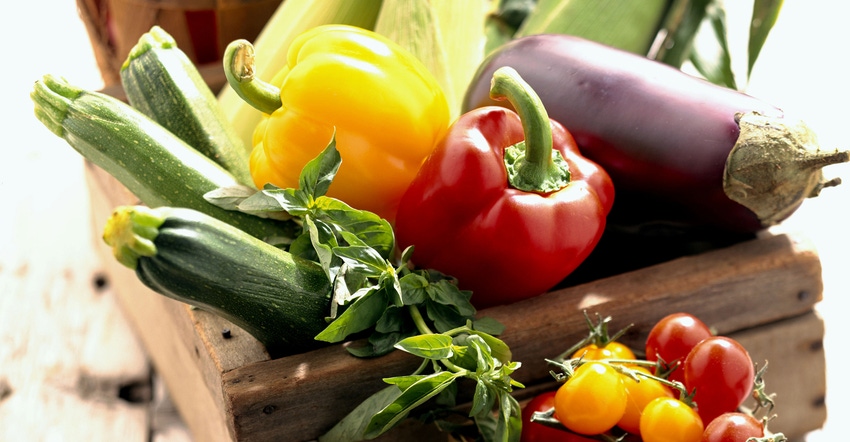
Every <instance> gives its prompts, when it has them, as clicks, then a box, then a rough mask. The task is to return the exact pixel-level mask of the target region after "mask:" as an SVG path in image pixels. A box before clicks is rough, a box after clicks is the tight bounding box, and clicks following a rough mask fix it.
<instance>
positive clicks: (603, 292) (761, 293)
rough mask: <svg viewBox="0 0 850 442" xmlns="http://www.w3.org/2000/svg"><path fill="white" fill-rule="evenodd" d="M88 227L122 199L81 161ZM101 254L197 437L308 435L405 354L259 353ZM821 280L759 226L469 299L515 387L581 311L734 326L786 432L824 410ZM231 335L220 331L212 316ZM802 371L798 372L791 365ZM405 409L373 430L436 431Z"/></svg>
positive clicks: (783, 239) (794, 248) (806, 252)
mask: <svg viewBox="0 0 850 442" xmlns="http://www.w3.org/2000/svg"><path fill="white" fill-rule="evenodd" d="M87 177H88V179H89V185H90V188H91V203H92V211H93V215H94V220H95V222H94V228H95V230H96V237H100V234H101V232H102V229H103V223H104V222H105V220H106V219H107V217H108V215H109V214H110V212H111V211H112V209H113V208H114V207H115V206H117V205H121V204H132V203H134V202H135V198H134V197H133V196H132V195H131V194H130V193H129V192H128V191H127V190H126V189H124V188H123V187H122V186H121V185H120V184H119V183H118V182H117V181H115V180H114V179H113V178H112V177H110V176H108V175H107V174H106V173H104V172H103V171H102V170H100V169H98V168H97V167H95V166H92V165H88V166H87ZM98 249H99V250H101V251H102V252H103V256H104V264H105V266H106V269H107V273H108V275H109V277H110V281H111V283H112V284H113V285H114V290H115V291H116V293H117V296H118V298H119V301H120V304H121V305H122V306H123V308H124V309H125V310H126V312H127V314H128V317H129V318H130V320H131V322H132V324H133V326H134V327H136V330H137V332H138V333H139V336H140V338H141V341H142V342H143V344H144V346H145V348H146V349H147V351H148V352H149V354H150V357H151V359H152V361H153V364H154V366H155V367H156V369H157V370H158V372H159V373H160V374H161V376H162V377H163V378H164V380H165V382H166V384H167V386H168V388H169V389H170V393H171V394H172V396H173V399H174V401H175V403H176V405H177V407H178V408H179V410H180V412H181V414H182V416H183V418H184V419H185V420H186V422H187V424H188V426H189V427H190V429H191V430H192V432H193V434H194V435H195V437H196V438H197V440H199V441H201V440H202V441H234V440H238V441H267V440H268V441H273V440H292V441H299V440H311V439H314V438H316V437H317V436H319V435H320V434H322V433H323V432H324V431H326V430H327V429H328V428H330V427H331V426H332V425H333V424H334V423H335V422H336V421H337V420H339V419H340V418H342V417H343V416H344V415H345V414H346V413H347V412H348V411H349V410H350V409H352V408H353V407H354V406H355V405H357V404H358V403H359V402H360V401H362V400H363V399H364V398H366V397H367V396H369V395H370V394H371V393H373V392H375V391H377V390H378V389H379V388H381V387H383V386H384V385H385V384H383V382H382V381H381V378H382V377H386V376H394V375H403V374H408V373H410V372H412V371H413V370H414V369H415V368H416V366H417V365H418V363H419V361H418V360H416V359H415V358H413V357H411V356H408V355H406V354H404V353H402V352H395V353H392V354H390V355H387V356H385V357H382V358H376V359H368V360H361V359H356V358H354V357H351V356H349V355H348V354H347V352H346V351H345V349H344V348H343V346H342V345H338V346H331V347H327V348H324V349H320V350H316V351H312V352H309V353H305V354H301V355H296V356H290V357H286V358H280V359H270V358H269V356H268V354H267V353H266V352H265V350H264V349H263V347H262V346H261V345H260V344H259V343H258V342H257V341H256V340H254V339H253V338H252V337H250V336H248V335H247V334H246V333H244V332H242V331H241V330H239V329H238V328H237V327H235V326H234V325H232V324H230V323H228V322H227V321H225V320H222V319H220V318H217V317H215V316H213V315H211V314H208V313H206V312H203V311H200V310H197V309H192V308H190V307H188V306H186V305H184V304H181V303H178V302H175V301H173V300H171V299H168V298H165V297H163V296H160V295H158V294H156V293H154V292H152V291H150V290H149V289H147V288H146V287H144V286H143V285H142V284H141V283H139V281H138V280H137V279H136V277H135V274H134V273H133V272H132V271H130V270H128V269H126V268H124V267H122V266H120V265H119V264H117V263H116V261H115V260H114V259H113V258H112V257H111V255H110V251H109V249H108V248H107V247H106V246H105V245H98ZM822 291H823V286H822V281H821V266H820V260H819V258H818V255H817V253H816V251H815V250H814V249H813V246H812V245H811V244H810V243H809V242H808V241H807V240H805V239H804V238H800V237H797V236H789V235H765V236H763V237H759V238H757V239H755V240H751V241H746V242H743V243H740V244H736V245H733V246H731V247H727V248H723V249H719V250H714V251H710V252H706V253H702V254H700V255H696V256H689V257H683V258H678V259H674V260H672V261H669V262H665V263H662V264H658V265H654V266H651V267H646V268H643V269H640V270H636V271H632V272H628V273H624V274H621V275H617V276H613V277H608V278H604V279H600V280H596V281H593V282H589V283H585V284H581V285H578V286H573V287H568V288H564V289H560V290H557V291H554V292H552V293H549V294H546V295H544V296H541V297H538V298H535V299H531V300H528V301H523V302H520V303H517V304H514V305H510V306H503V307H495V308H490V309H487V310H485V311H482V312H481V314H482V315H486V316H490V317H493V318H495V319H497V320H499V321H501V322H502V323H503V324H504V325H505V326H506V331H505V333H504V335H503V336H502V337H503V339H504V340H505V341H506V342H507V343H508V344H509V345H510V347H511V348H512V350H513V352H514V360H517V361H521V362H522V364H523V365H522V368H521V369H520V370H518V371H517V372H516V373H515V378H516V379H517V380H518V381H520V382H522V383H524V384H526V385H527V386H528V388H526V389H524V390H518V391H517V398H518V399H520V400H523V399H527V398H528V397H530V396H531V395H532V394H534V393H535V392H537V391H540V390H541V389H544V388H551V387H553V386H554V384H553V383H552V380H551V376H550V375H549V367H548V366H547V364H546V362H545V361H544V358H547V357H552V356H555V355H556V354H558V353H560V352H561V351H562V350H564V349H565V348H566V347H567V346H569V345H571V344H572V343H574V342H576V341H577V340H578V339H580V338H582V337H583V336H585V334H586V325H585V323H584V319H583V316H582V313H581V311H582V310H583V309H587V311H588V312H590V313H591V314H594V312H598V313H600V314H602V315H606V316H612V317H613V323H612V324H611V328H612V329H619V328H620V327H622V326H625V325H627V324H629V323H633V324H634V326H633V327H632V328H631V329H630V330H631V331H630V332H629V333H628V334H627V335H626V336H625V337H624V342H626V343H627V344H630V345H632V346H634V347H636V348H641V346H642V341H643V340H644V339H645V337H646V334H647V332H648V330H649V328H650V327H651V326H652V324H653V323H654V322H655V321H657V320H658V319H660V318H661V317H663V316H665V315H666V314H668V313H672V312H676V311H687V312H691V313H693V314H696V315H697V316H699V317H700V318H701V319H703V320H704V321H705V322H706V323H707V324H709V325H710V326H712V327H714V328H715V329H716V331H717V333H719V334H723V335H728V336H732V337H734V338H736V339H738V340H739V341H740V342H741V343H742V344H743V345H744V346H745V347H746V348H747V349H748V350H749V351H750V353H751V356H752V357H753V359H754V361H756V362H759V363H760V365H761V364H763V363H764V361H766V360H767V361H769V362H770V365H769V370H768V374H767V384H768V387H769V390H771V391H773V392H775V393H776V394H777V402H778V404H777V408H776V410H775V411H776V413H777V414H778V417H777V418H776V419H775V420H774V421H773V422H772V423H771V428H772V429H774V430H775V431H782V432H784V433H785V434H786V435H787V436H789V437H790V438H792V439H793V438H795V437H799V436H801V435H804V434H805V433H806V432H808V431H811V430H814V429H817V428H820V427H821V426H822V424H823V422H824V421H825V418H826V409H825V405H824V397H825V391H826V385H825V384H826V381H825V360H824V354H823V346H822V339H823V334H824V325H823V321H822V320H821V319H820V317H819V316H818V315H817V314H816V313H815V312H814V310H813V306H814V305H815V304H816V303H817V302H818V301H819V300H821V296H822ZM225 328H227V329H230V330H231V331H232V337H231V338H230V339H225V338H224V337H223V336H222V333H221V332H222V330H223V329H225ZM802 373H805V376H801V374H802ZM428 431H433V429H432V428H431V426H428V427H425V428H423V427H422V426H421V425H419V424H418V423H416V422H406V423H405V424H404V425H402V426H401V427H400V428H397V429H394V430H393V431H392V432H390V433H388V434H387V435H385V437H384V438H383V440H400V439H405V438H406V439H412V440H441V439H443V440H445V436H444V435H441V434H436V433H427V432H428Z"/></svg>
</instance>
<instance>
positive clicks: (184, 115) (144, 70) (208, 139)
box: [120, 26, 254, 187]
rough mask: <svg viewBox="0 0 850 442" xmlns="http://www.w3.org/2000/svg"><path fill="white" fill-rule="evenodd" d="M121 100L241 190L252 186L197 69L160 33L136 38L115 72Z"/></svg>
mask: <svg viewBox="0 0 850 442" xmlns="http://www.w3.org/2000/svg"><path fill="white" fill-rule="evenodd" d="M120 76H121V85H122V86H123V88H124V92H125V94H126V95H127V101H129V103H130V105H132V106H133V107H134V108H136V109H138V110H139V111H141V112H142V113H143V114H145V115H147V116H148V117H151V118H152V119H153V120H154V121H156V122H157V123H159V124H161V125H162V126H163V127H165V128H166V129H168V130H170V131H171V132H173V133H174V134H175V135H177V136H178V137H180V138H181V139H182V140H183V141H185V142H186V143H187V144H189V145H190V146H192V147H194V148H195V149H197V150H198V151H200V152H201V153H203V154H204V155H206V156H207V157H209V158H210V159H212V160H213V161H215V162H216V163H218V164H219V165H220V166H222V167H223V168H224V169H225V170H227V171H228V172H230V173H231V174H233V176H234V177H236V179H237V180H238V181H239V182H241V183H242V184H244V185H246V186H252V187H253V186H254V184H253V183H254V182H253V180H252V179H251V173H250V171H249V167H248V150H247V148H246V147H245V145H244V143H243V142H242V139H241V138H239V136H238V135H237V134H236V131H235V129H234V128H233V126H232V125H231V124H230V122H229V121H228V120H227V118H226V117H225V116H224V112H222V110H221V108H220V107H219V104H218V100H217V99H216V97H215V95H214V94H213V92H212V90H211V89H210V87H209V86H208V85H207V83H206V82H205V81H204V79H203V77H202V76H201V73H200V72H198V68H197V67H196V66H195V64H194V63H192V61H191V60H190V59H189V57H188V56H187V55H186V54H185V53H184V52H183V51H182V50H181V49H180V48H178V47H177V42H176V41H175V40H174V38H173V37H172V36H171V35H170V34H168V33H167V32H166V31H165V30H163V29H162V28H160V27H159V26H154V27H152V28H151V30H150V31H149V32H147V33H145V34H143V35H142V36H141V38H139V41H138V43H137V44H136V45H135V46H134V47H133V48H132V49H131V50H130V53H129V55H128V56H127V59H126V60H125V61H124V64H123V65H122V66H121V70H120Z"/></svg>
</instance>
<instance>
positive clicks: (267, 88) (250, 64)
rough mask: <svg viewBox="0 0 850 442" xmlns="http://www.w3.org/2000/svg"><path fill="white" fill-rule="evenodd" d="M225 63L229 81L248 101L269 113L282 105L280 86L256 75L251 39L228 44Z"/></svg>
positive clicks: (240, 95)
mask: <svg viewBox="0 0 850 442" xmlns="http://www.w3.org/2000/svg"><path fill="white" fill-rule="evenodd" d="M223 63H224V75H225V77H227V83H228V84H229V85H230V87H231V88H233V90H234V91H235V92H236V94H237V95H239V97H241V98H242V99H243V100H245V102H246V103H248V104H250V105H251V106H253V107H254V108H255V109H257V110H259V111H260V112H264V113H267V114H271V113H272V112H274V111H276V110H277V109H278V108H280V107H281V106H282V104H281V101H280V88H279V87H277V86H275V85H273V84H271V83H267V82H265V81H262V80H260V79H257V78H255V77H254V46H253V45H252V44H251V43H250V42H249V41H247V40H241V39H240V40H235V41H233V42H231V43H230V44H229V45H227V48H226V49H225V51H224V59H223Z"/></svg>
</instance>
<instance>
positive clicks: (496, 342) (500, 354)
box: [470, 330, 513, 364]
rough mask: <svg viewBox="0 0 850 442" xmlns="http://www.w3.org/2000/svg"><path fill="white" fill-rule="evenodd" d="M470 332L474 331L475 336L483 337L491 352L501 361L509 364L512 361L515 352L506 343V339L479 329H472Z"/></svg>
mask: <svg viewBox="0 0 850 442" xmlns="http://www.w3.org/2000/svg"><path fill="white" fill-rule="evenodd" d="M470 333H473V334H474V335H475V336H477V337H479V338H481V339H482V340H483V341H484V342H485V343H486V344H487V346H488V347H489V353H490V354H491V355H492V356H493V357H494V358H496V359H498V360H499V362H501V363H503V364H507V363H508V362H510V361H511V358H512V357H513V354H512V353H511V348H510V347H509V346H508V344H505V342H504V341H502V340H501V339H499V338H497V337H495V336H492V335H490V334H487V333H484V332H481V331H478V330H473V331H470Z"/></svg>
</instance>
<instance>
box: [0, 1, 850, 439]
mask: <svg viewBox="0 0 850 442" xmlns="http://www.w3.org/2000/svg"><path fill="white" fill-rule="evenodd" d="M843 20H844V16H843V14H840V13H838V11H836V10H835V8H834V3H830V2H828V1H827V0H787V1H786V2H785V7H784V10H783V13H782V16H781V17H780V19H779V22H778V24H777V26H776V28H775V31H774V33H773V34H772V35H771V37H770V39H769V40H768V42H767V46H766V48H765V50H764V52H763V54H762V55H761V58H760V60H759V62H758V64H757V67H756V69H755V72H754V73H753V77H752V79H751V82H750V85H749V87H748V91H749V92H750V93H751V94H752V95H755V96H757V97H760V98H762V99H765V100H766V101H769V102H772V103H775V104H777V105H779V106H781V107H783V108H784V109H785V110H786V111H787V112H789V113H792V114H795V115H799V116H802V117H803V118H804V119H805V120H806V121H808V122H809V124H810V125H811V126H812V127H813V128H814V129H815V130H816V131H817V132H818V135H819V137H820V139H821V142H822V144H823V145H824V146H827V147H831V146H843V147H844V148H848V147H850V146H848V144H850V143H848V142H847V141H846V139H845V138H844V137H843V136H842V135H843V134H842V131H843V130H844V129H845V126H846V125H847V123H846V121H845V119H846V118H847V111H846V108H845V107H844V106H845V105H846V103H847V102H850V86H848V82H847V80H846V75H847V69H846V66H845V60H843V57H841V56H839V57H835V56H834V55H835V54H836V53H842V54H843V52H844V51H845V49H846V47H847V45H848V43H850V36H849V35H850V34H848V31H847V29H846V25H845V24H844V23H843ZM2 21H3V25H2V26H0V35H2V37H3V38H2V41H4V42H6V44H7V50H6V51H5V57H4V58H5V59H4V61H5V63H4V66H3V68H2V72H0V78H2V80H3V81H2V84H3V85H4V87H3V89H2V90H3V92H2V100H0V106H2V107H3V112H2V117H0V121H2V133H3V136H4V142H3V143H2V152H3V155H2V160H0V202H1V203H2V204H3V208H2V209H0V210H2V211H0V213H2V216H0V441H24V440H26V441H39V440H50V441H61V440H88V441H100V440H104V441H107V440H108V441H113V440H119V439H120V440H124V441H126V442H132V441H148V440H156V441H186V440H191V437H190V435H189V434H188V433H187V432H186V429H185V427H184V426H183V425H182V423H181V421H180V420H179V416H177V415H176V413H175V412H174V409H173V408H172V407H171V405H170V403H169V401H168V394H167V391H164V389H163V388H162V386H161V384H160V383H159V382H158V381H157V377H156V374H155V372H154V371H153V369H152V367H151V365H150V363H149V361H148V359H147V357H146V355H145V353H144V351H143V349H142V348H141V347H140V345H139V343H138V341H137V340H136V338H135V335H134V331H133V330H131V329H130V328H129V326H128V324H127V322H126V321H125V319H124V317H123V316H122V313H121V312H120V311H119V310H118V309H117V306H116V304H115V299H114V297H113V296H112V295H111V292H110V287H109V285H108V281H107V284H106V285H104V284H103V282H104V281H102V280H101V278H100V269H101V266H102V263H101V262H100V261H99V260H98V257H97V255H96V253H95V250H96V249H95V247H102V245H101V242H100V238H97V237H96V235H94V234H93V233H92V229H91V227H90V226H91V221H92V220H91V217H90V214H89V206H88V204H89V200H88V190H87V188H86V184H85V181H84V177H83V163H82V158H81V157H80V156H79V155H78V154H77V153H76V152H75V151H73V150H72V149H71V148H70V146H68V145H67V144H66V143H65V142H64V141H63V140H61V139H59V138H57V137H56V136H55V135H53V134H52V133H50V132H49V131H47V130H46V129H45V128H44V127H43V126H42V125H41V124H40V123H39V122H38V121H37V120H36V118H35V117H34V116H33V112H32V103H31V101H30V99H29V92H30V90H31V88H32V83H33V82H34V81H35V80H37V79H38V78H40V77H41V76H42V75H44V74H48V73H50V74H56V75H61V76H64V77H66V78H68V80H70V81H71V82H72V83H73V84H76V85H78V86H82V87H85V88H89V89H99V88H101V87H103V84H102V81H101V79H100V75H99V72H98V70H97V66H96V64H95V62H94V56H93V54H92V52H91V46H90V44H89V40H88V36H87V34H86V31H85V28H84V27H83V25H82V23H81V22H80V20H79V16H78V15H77V12H76V6H75V2H74V1H73V0H61V1H60V0H45V1H38V2H13V3H12V4H11V5H10V6H7V9H6V11H5V13H4V14H3V17H2ZM826 173H827V174H828V175H829V176H840V177H843V178H844V180H845V185H843V186H839V187H837V188H833V189H826V190H824V192H823V193H822V195H821V196H820V197H819V198H816V199H812V200H809V201H807V202H806V203H805V204H804V205H803V206H802V208H801V209H800V210H799V211H798V212H797V213H795V214H794V216H793V217H792V218H791V219H789V220H788V221H786V222H785V223H783V225H782V226H779V227H778V228H776V230H784V231H795V232H802V233H803V234H804V235H805V236H807V237H808V238H810V239H811V240H812V241H813V242H814V244H815V245H816V247H817V249H818V251H819V253H820V256H821V259H822V264H823V279H824V286H825V292H824V300H823V301H822V302H821V303H820V304H819V305H818V311H819V312H820V313H821V315H822V316H823V317H824V320H825V322H826V336H825V340H824V346H825V349H826V358H827V366H828V371H827V382H828V389H827V391H828V396H827V409H828V413H829V417H828V420H827V422H826V425H825V427H824V428H823V429H822V430H819V431H815V432H813V433H811V434H809V435H808V436H807V437H806V442H822V441H831V440H841V439H842V437H841V436H840V435H841V433H840V432H841V431H842V430H843V428H842V427H843V426H842V425H841V418H842V417H846V416H850V413H848V412H850V405H847V403H842V402H841V396H848V395H850V378H848V377H847V376H846V375H844V374H843V373H842V370H840V366H839V364H840V363H842V362H843V360H844V358H843V355H842V353H843V351H846V350H845V348H844V347H846V342H844V341H843V340H844V339H846V338H847V337H848V336H850V321H848V320H847V317H848V314H850V307H847V303H846V301H845V300H844V299H843V298H845V297H846V296H847V292H848V290H850V272H847V270H846V263H847V259H848V257H850V251H848V250H850V237H848V234H847V229H846V222H847V204H848V201H850V166H848V165H840V166H832V167H830V168H827V169H826ZM151 326H156V324H151ZM774 363H781V362H779V361H776V362H774V361H771V364H774ZM800 376H805V373H801V374H800ZM777 400H779V401H781V400H782V398H777ZM777 430H780V431H781V429H777Z"/></svg>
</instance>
